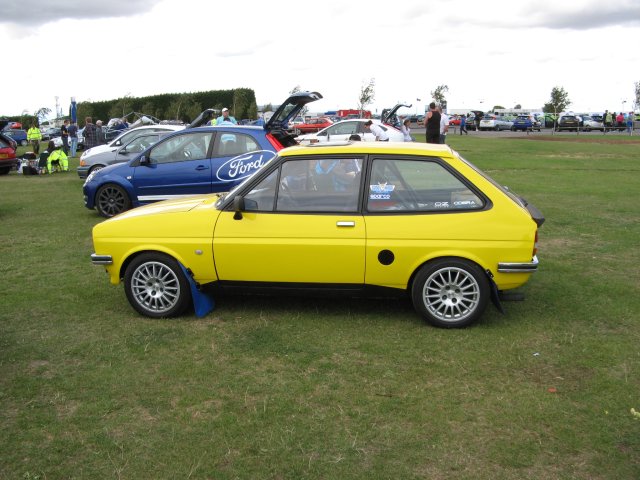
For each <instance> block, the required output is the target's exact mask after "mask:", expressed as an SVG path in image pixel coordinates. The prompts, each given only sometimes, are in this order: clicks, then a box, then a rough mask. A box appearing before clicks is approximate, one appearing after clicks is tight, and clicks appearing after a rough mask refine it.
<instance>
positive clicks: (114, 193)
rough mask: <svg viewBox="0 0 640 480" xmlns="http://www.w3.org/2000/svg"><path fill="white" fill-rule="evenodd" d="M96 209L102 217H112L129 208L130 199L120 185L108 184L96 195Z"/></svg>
mask: <svg viewBox="0 0 640 480" xmlns="http://www.w3.org/2000/svg"><path fill="white" fill-rule="evenodd" d="M96 208H97V209H98V213H99V214H100V215H102V216H103V217H107V218H110V217H113V216H114V215H117V214H119V213H122V212H124V211H126V210H129V209H130V208H131V199H130V198H129V195H128V194H127V192H126V191H125V189H124V188H122V187H121V186H120V185H115V184H113V183H108V184H106V185H103V186H101V187H100V188H99V189H98V193H96Z"/></svg>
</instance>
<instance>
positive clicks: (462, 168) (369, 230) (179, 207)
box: [92, 142, 544, 327]
mask: <svg viewBox="0 0 640 480" xmlns="http://www.w3.org/2000/svg"><path fill="white" fill-rule="evenodd" d="M543 221H544V218H543V217H542V214H541V213H540V212H539V211H538V210H537V209H536V208H535V207H533V206H532V205H528V204H527V202H526V201H524V200H523V199H522V198H520V197H518V196H516V195H515V194H514V193H512V192H510V191H509V190H507V189H505V188H504V187H502V186H500V185H499V184H497V183H496V182H495V181H493V180H492V179H491V178H489V177H488V176H487V175H486V174H484V173H483V172H481V171H480V170H479V169H478V168H476V167H474V166H473V165H472V164H470V163H469V162H468V161H466V160H465V159H463V158H462V157H461V156H460V155H459V154H458V153H456V152H455V151H453V150H452V149H451V148H449V147H448V146H446V145H431V144H422V143H390V142H343V143H341V144H334V145H327V144H323V145H322V146H315V145H310V146H305V147H301V146H298V147H290V148H287V149H285V150H282V151H280V152H279V154H278V156H277V157H276V158H275V159H273V160H272V161H271V162H269V163H268V164H266V165H264V166H263V167H262V168H261V169H260V170H258V171H257V172H256V173H255V174H254V175H253V176H251V177H250V178H248V179H247V180H246V181H245V182H244V183H242V184H240V185H239V186H237V187H236V188H235V189H233V190H232V191H230V192H229V193H227V194H226V195H203V196H195V197H186V198H183V199H180V200H173V201H166V202H160V203H156V204H152V205H149V206H145V207H140V208H136V209H133V210H131V211H129V212H125V213H123V214H121V215H118V216H116V217H114V218H111V219H109V220H106V221H105V222H102V223H100V224H98V225H96V226H95V227H94V229H93V243H94V247H95V253H94V254H93V255H92V261H93V263H94V264H96V265H105V266H106V269H107V272H108V273H109V276H110V278H111V283H113V284H118V283H120V281H122V280H124V285H125V292H126V296H127V298H128V300H129V302H130V303H131V305H132V306H133V308H135V309H136V310H137V311H138V312H139V313H141V314H143V315H146V316H149V317H171V316H176V315H179V314H181V313H183V312H184V311H185V310H186V309H187V308H189V307H190V305H191V304H192V303H193V299H197V298H198V295H200V293H198V292H197V291H196V289H197V290H198V291H200V292H205V295H211V294H225V293H232V292H234V291H236V292H237V291H238V290H239V291H241V292H242V293H250V292H260V293H265V292H268V291H272V292H287V293H292V292H293V291H296V292H300V291H303V292H308V293H309V294H314V295H315V294H319V293H321V294H325V295H337V294H345V293H346V294H348V295H352V296H363V295H374V296H380V295H382V294H388V293H391V294H395V295H398V294H401V295H406V294H408V295H409V296H410V297H411V299H412V301H413V305H414V306H415V309H416V310H417V312H418V313H419V314H420V315H421V316H422V317H423V318H424V319H425V320H426V321H428V322H429V323H431V324H432V325H435V326H439V327H464V326H467V325H469V324H471V323H472V322H474V321H475V320H477V319H478V318H479V317H480V316H481V314H482V312H483V311H484V309H485V307H486V306H487V303H488V301H489V299H490V298H491V299H493V300H494V303H495V304H496V305H497V306H498V307H499V308H500V303H499V299H500V297H501V294H502V292H503V291H505V290H511V289H514V288H517V287H520V286H521V285H523V284H524V283H525V282H526V281H527V280H528V279H529V276H530V275H531V273H533V272H535V271H536V269H537V266H538V260H537V257H536V243H537V237H538V228H539V227H540V226H541V225H542V223H543ZM196 302H197V300H196Z"/></svg>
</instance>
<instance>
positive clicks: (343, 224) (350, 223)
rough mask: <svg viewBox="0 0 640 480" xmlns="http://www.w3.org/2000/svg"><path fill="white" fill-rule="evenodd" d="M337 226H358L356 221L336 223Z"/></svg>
mask: <svg viewBox="0 0 640 480" xmlns="http://www.w3.org/2000/svg"><path fill="white" fill-rule="evenodd" d="M336 226H337V227H355V226H356V222H354V221H341V222H336Z"/></svg>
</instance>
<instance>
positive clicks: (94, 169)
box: [87, 165, 105, 175]
mask: <svg viewBox="0 0 640 480" xmlns="http://www.w3.org/2000/svg"><path fill="white" fill-rule="evenodd" d="M104 167H105V166H104V165H94V166H93V167H91V168H90V169H89V173H87V175H91V174H92V173H93V172H97V171H98V170H101V169H103V168H104Z"/></svg>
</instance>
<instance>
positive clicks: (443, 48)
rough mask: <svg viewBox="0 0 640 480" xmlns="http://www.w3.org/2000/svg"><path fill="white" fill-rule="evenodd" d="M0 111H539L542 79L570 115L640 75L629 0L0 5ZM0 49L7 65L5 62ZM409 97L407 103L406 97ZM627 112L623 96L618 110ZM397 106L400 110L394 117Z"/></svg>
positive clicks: (612, 97) (612, 103)
mask: <svg viewBox="0 0 640 480" xmlns="http://www.w3.org/2000/svg"><path fill="white" fill-rule="evenodd" d="M1 10H2V13H1V17H0V38H2V45H3V52H4V54H5V56H4V58H5V61H4V62H3V64H4V69H3V81H2V84H3V88H1V89H0V114H4V115H18V114H20V113H21V112H22V111H24V110H26V111H28V112H30V113H33V112H34V111H35V110H37V109H39V108H41V107H49V108H51V109H52V110H53V109H54V108H55V97H56V96H57V97H59V103H60V106H61V108H62V110H63V111H64V112H65V113H66V112H67V111H68V106H69V102H70V98H71V97H72V96H75V97H76V99H77V100H78V101H79V102H81V101H87V100H92V101H98V100H109V99H114V98H120V97H123V96H125V95H131V96H135V97H140V96H145V95H153V94H160V93H181V92H196V91H204V90H218V89H232V88H239V87H247V88H252V89H253V90H254V91H255V93H256V98H257V101H258V103H259V104H266V103H273V104H278V103H280V102H281V101H283V100H284V99H285V98H286V97H287V96H288V92H290V91H291V90H292V89H293V88H294V87H296V86H298V85H299V86H300V87H301V88H302V89H305V90H315V91H318V92H320V93H321V94H322V95H323V96H324V99H323V100H321V101H319V102H316V103H315V104H312V105H311V106H310V107H311V110H312V111H325V110H332V109H336V108H355V107H356V103H357V100H358V97H359V94H360V91H361V88H362V86H363V85H365V84H366V83H368V81H369V79H371V78H374V79H375V101H374V103H373V104H372V105H371V108H372V110H374V111H375V110H376V109H377V111H378V112H380V111H381V110H382V108H385V107H389V106H393V105H394V104H395V103H397V102H406V103H408V104H413V107H412V108H411V109H409V110H410V111H411V112H413V111H415V112H423V111H424V109H425V104H427V103H428V102H429V101H430V98H431V95H430V92H431V91H433V90H434V89H435V88H436V87H437V86H438V85H448V87H449V91H448V93H447V94H446V97H447V100H448V106H449V108H450V109H458V108H469V109H477V108H479V109H482V110H487V109H489V108H491V107H493V106H494V105H502V106H505V107H507V108H509V107H514V106H515V105H516V104H521V105H522V106H523V107H524V108H536V109H537V108H541V107H542V105H543V104H544V103H546V102H548V101H549V98H550V93H551V89H552V88H553V87H554V86H558V87H562V88H564V89H565V90H566V91H567V92H568V94H569V99H570V100H571V101H572V105H571V107H570V109H571V110H574V111H601V110H604V109H605V108H607V109H609V110H614V111H618V110H620V109H622V108H623V105H624V109H625V110H630V109H631V107H632V105H633V97H634V82H637V81H640V48H639V45H640V0H612V1H610V2H603V1H602V0H597V1H593V0H518V1H514V0H485V1H479V0H430V1H427V0H403V1H399V2H394V1H391V0H385V1H380V0H368V1H359V2H355V1H349V0H323V1H322V2H291V1H287V2H278V1H271V2H267V1H254V0H238V1H213V0H180V1H178V0H106V1H99V2H88V1H87V0H60V1H57V2H51V1H50V0H19V1H18V0H2V7H1ZM9 54H10V55H11V57H10V60H9V57H8V55H9ZM417 99H421V100H420V101H418V100H417ZM625 101H626V103H623V102H625ZM405 111H406V109H405Z"/></svg>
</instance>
